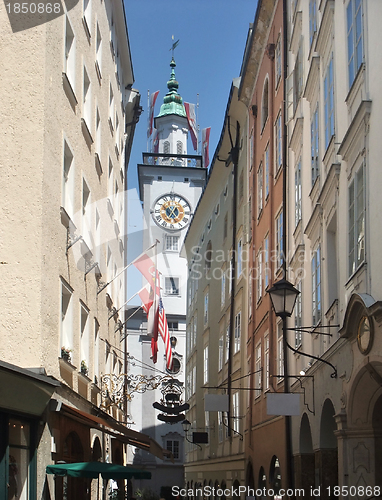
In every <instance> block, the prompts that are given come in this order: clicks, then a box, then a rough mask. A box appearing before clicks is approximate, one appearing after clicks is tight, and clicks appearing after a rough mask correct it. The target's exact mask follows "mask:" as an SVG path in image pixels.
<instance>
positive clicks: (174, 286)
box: [165, 276, 179, 295]
mask: <svg viewBox="0 0 382 500" xmlns="http://www.w3.org/2000/svg"><path fill="white" fill-rule="evenodd" d="M165 294H166V295H179V278H174V277H173V276H169V277H166V278H165Z"/></svg>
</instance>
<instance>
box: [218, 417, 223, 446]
mask: <svg viewBox="0 0 382 500" xmlns="http://www.w3.org/2000/svg"><path fill="white" fill-rule="evenodd" d="M218 440H219V443H222V442H223V412H221V411H218Z"/></svg>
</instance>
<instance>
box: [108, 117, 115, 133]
mask: <svg viewBox="0 0 382 500" xmlns="http://www.w3.org/2000/svg"><path fill="white" fill-rule="evenodd" d="M108 122H109V127H110V132H111V135H114V126H113V122H112V120H111V118H110V117H109V120H108Z"/></svg>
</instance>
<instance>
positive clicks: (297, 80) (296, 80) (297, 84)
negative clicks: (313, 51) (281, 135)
mask: <svg viewBox="0 0 382 500" xmlns="http://www.w3.org/2000/svg"><path fill="white" fill-rule="evenodd" d="M302 87H303V73H302V44H300V47H299V49H298V52H297V55H296V61H295V65H294V71H293V94H294V95H293V112H295V111H296V108H297V105H298V102H299V100H300V97H301V95H302Z"/></svg>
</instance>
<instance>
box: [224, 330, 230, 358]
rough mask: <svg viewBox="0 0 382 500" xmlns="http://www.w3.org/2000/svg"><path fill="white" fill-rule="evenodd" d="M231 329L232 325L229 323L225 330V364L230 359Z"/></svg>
mask: <svg viewBox="0 0 382 500" xmlns="http://www.w3.org/2000/svg"><path fill="white" fill-rule="evenodd" d="M229 327H230V324H229V323H228V325H227V328H226V330H225V362H226V363H227V361H228V358H229V344H230V342H229Z"/></svg>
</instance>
